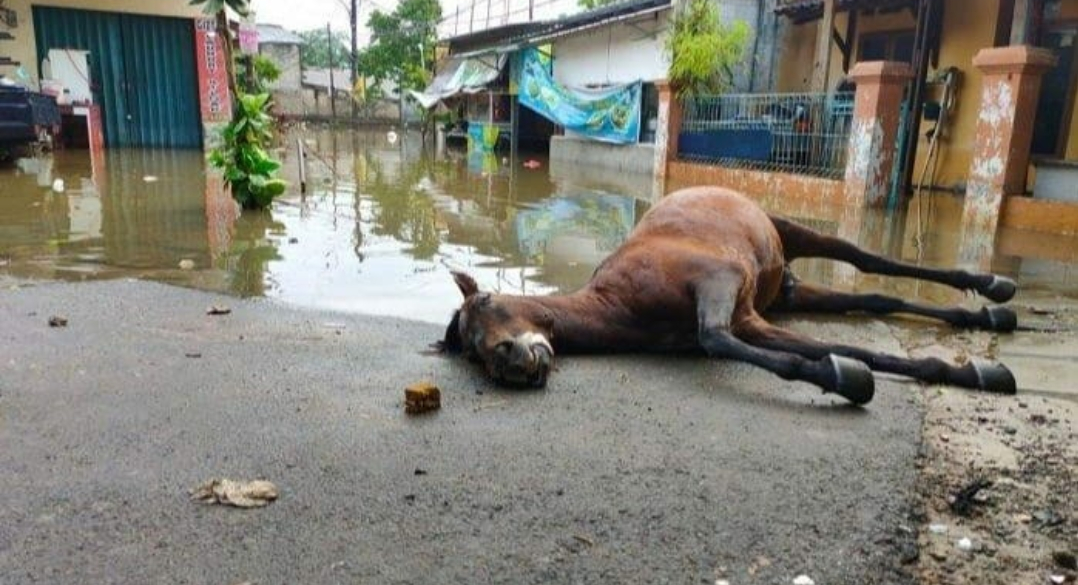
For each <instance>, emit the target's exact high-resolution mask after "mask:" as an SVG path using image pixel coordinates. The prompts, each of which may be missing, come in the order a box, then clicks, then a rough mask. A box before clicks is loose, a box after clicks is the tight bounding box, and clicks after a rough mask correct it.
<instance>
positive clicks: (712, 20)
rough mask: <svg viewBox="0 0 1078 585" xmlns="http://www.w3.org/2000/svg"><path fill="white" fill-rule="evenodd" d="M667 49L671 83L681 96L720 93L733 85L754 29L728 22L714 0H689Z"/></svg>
mask: <svg viewBox="0 0 1078 585" xmlns="http://www.w3.org/2000/svg"><path fill="white" fill-rule="evenodd" d="M670 29H671V32H670V36H669V37H667V40H666V52H667V54H668V55H669V57H670V71H669V78H670V84H671V85H672V86H673V87H674V88H676V90H677V92H678V95H682V96H684V95H696V94H718V93H722V92H724V91H726V90H728V89H729V88H730V86H731V85H732V84H733V81H734V75H735V73H736V71H737V69H738V68H739V67H740V66H741V64H742V62H743V61H744V59H745V50H746V47H747V45H748V41H749V36H750V35H751V29H750V28H749V26H748V24H746V23H745V22H744V21H740V20H739V21H735V22H733V23H731V24H724V23H723V22H722V21H721V20H720V19H719V9H718V7H717V6H716V5H715V3H714V2H713V1H712V0H688V2H686V3H684V4H682V5H681V6H680V7H679V8H678V10H677V12H676V13H675V14H674V18H673V20H672V22H671V24H670Z"/></svg>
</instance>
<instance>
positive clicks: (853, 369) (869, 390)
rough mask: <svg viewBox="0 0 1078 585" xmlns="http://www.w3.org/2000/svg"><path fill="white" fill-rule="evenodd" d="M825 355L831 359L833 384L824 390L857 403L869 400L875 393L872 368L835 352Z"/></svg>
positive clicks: (864, 402)
mask: <svg viewBox="0 0 1078 585" xmlns="http://www.w3.org/2000/svg"><path fill="white" fill-rule="evenodd" d="M827 357H828V358H829V359H830V360H831V371H832V373H833V374H834V384H832V385H831V387H830V388H828V389H827V390H826V391H827V392H832V393H835V394H838V395H839V396H842V397H843V398H845V399H846V400H849V401H850V402H852V403H854V404H857V405H861V404H868V403H869V402H871V401H872V397H873V396H874V395H875V394H876V380H875V379H874V378H873V377H872V370H870V369H869V368H868V366H866V365H865V364H863V363H861V362H859V361H857V360H854V359H850V358H848V357H842V356H838V355H835V354H831V355H829V356H827Z"/></svg>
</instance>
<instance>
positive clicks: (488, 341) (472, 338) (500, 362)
mask: <svg viewBox="0 0 1078 585" xmlns="http://www.w3.org/2000/svg"><path fill="white" fill-rule="evenodd" d="M453 280H455V281H456V283H457V287H458V288H460V292H461V294H463V295H464V302H463V303H462V304H461V306H460V309H458V310H457V311H456V312H455V313H454V314H453V319H452V320H451V321H450V322H449V326H448V327H447V328H446V330H445V339H444V340H443V341H442V348H443V349H444V350H446V351H450V352H454V353H463V354H464V355H465V356H466V357H468V358H469V359H472V360H473V361H477V362H480V363H482V364H483V366H484V367H485V368H486V370H487V373H488V374H489V375H490V377H491V378H492V379H493V380H494V381H495V382H497V383H499V384H503V385H506V386H531V387H535V388H542V387H543V386H546V379H547V375H548V374H549V373H550V368H551V365H552V363H553V361H554V349H553V347H551V345H550V338H551V328H552V325H553V324H552V322H551V320H550V319H547V318H545V317H542V316H541V315H542V312H537V311H534V310H529V306H528V305H527V303H526V302H525V301H524V300H523V297H511V296H507V295H492V294H490V293H488V292H480V290H479V286H478V285H477V284H476V282H475V279H473V278H472V277H471V276H469V275H467V274H464V273H463V272H453Z"/></svg>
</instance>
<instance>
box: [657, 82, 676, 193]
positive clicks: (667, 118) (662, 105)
mask: <svg viewBox="0 0 1078 585" xmlns="http://www.w3.org/2000/svg"><path fill="white" fill-rule="evenodd" d="M655 89H656V90H658V93H659V113H658V117H657V122H656V125H655V180H654V183H653V184H652V199H658V198H659V197H662V196H663V195H664V194H665V193H666V174H667V173H666V171H667V169H668V168H669V163H670V161H672V160H674V159H676V158H677V146H678V145H677V141H678V134H680V133H681V102H680V101H678V99H677V96H676V95H674V91H673V89H671V87H670V83H669V82H667V81H666V80H660V81H656V82H655Z"/></svg>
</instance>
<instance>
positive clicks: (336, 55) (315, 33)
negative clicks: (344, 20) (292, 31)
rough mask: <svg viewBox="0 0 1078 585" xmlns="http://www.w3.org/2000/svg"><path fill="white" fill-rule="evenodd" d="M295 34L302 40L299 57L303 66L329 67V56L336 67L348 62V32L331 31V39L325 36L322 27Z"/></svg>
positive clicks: (324, 30)
mask: <svg viewBox="0 0 1078 585" xmlns="http://www.w3.org/2000/svg"><path fill="white" fill-rule="evenodd" d="M297 34H298V35H299V37H300V38H301V39H303V42H304V45H303V51H302V53H303V57H302V59H301V62H302V63H303V66H304V67H316V68H319V69H325V68H327V67H329V64H330V62H331V59H330V57H331V56H332V63H333V64H334V65H335V66H336V67H343V66H345V63H348V61H349V59H348V44H349V34H348V33H346V32H343V31H333V34H332V40H331V39H330V38H329V37H327V36H326V29H324V28H317V29H314V30H305V31H302V32H299V33H297Z"/></svg>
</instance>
